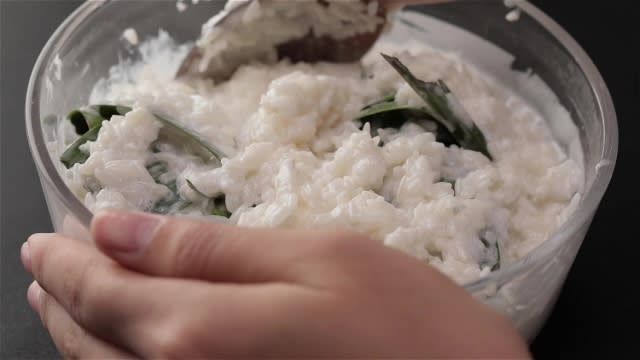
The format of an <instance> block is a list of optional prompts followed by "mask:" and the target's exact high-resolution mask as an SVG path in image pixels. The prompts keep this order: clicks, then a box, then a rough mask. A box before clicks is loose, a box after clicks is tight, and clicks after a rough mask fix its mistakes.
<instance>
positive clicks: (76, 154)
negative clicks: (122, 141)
mask: <svg viewBox="0 0 640 360" xmlns="http://www.w3.org/2000/svg"><path fill="white" fill-rule="evenodd" d="M105 121H106V120H105ZM98 132H100V126H96V127H94V128H92V129H89V130H88V131H87V132H85V133H84V134H82V135H81V136H80V137H79V138H77V139H76V140H75V141H74V142H73V143H72V144H71V145H69V147H68V148H67V149H66V150H65V151H64V152H63V153H62V155H61V156H60V161H62V163H63V164H64V166H66V167H67V169H69V168H71V167H72V166H73V165H74V164H78V163H80V164H82V163H83V162H85V161H87V159H88V158H89V154H88V153H86V152H84V151H82V150H80V146H82V145H83V144H85V143H86V142H88V141H96V139H97V138H98Z"/></svg>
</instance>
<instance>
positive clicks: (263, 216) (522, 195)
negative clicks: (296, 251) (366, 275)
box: [63, 33, 583, 283]
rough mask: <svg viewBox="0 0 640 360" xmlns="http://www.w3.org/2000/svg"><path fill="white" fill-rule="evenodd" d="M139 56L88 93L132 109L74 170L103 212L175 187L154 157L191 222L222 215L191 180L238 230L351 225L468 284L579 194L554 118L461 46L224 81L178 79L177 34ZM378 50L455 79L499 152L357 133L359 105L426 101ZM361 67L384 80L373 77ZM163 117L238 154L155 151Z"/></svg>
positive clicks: (543, 234)
mask: <svg viewBox="0 0 640 360" xmlns="http://www.w3.org/2000/svg"><path fill="white" fill-rule="evenodd" d="M140 49H141V53H142V54H143V59H142V61H141V62H140V63H138V64H134V65H130V64H129V65H125V66H119V67H115V68H114V69H113V70H112V72H111V75H110V78H109V79H107V80H105V81H102V82H101V83H99V84H97V85H96V88H95V90H94V93H93V94H92V97H91V103H117V104H126V105H130V106H132V107H133V108H134V110H133V111H131V112H130V113H128V114H127V115H126V116H115V117H113V118H112V119H111V121H110V122H106V123H104V125H103V127H102V129H101V130H100V134H99V137H98V140H97V141H95V142H93V143H89V144H87V145H86V149H87V150H88V151H89V153H90V157H89V159H88V160H87V161H86V162H85V163H83V164H79V165H75V166H74V167H73V168H71V169H69V170H63V173H64V174H63V175H64V176H65V178H66V181H67V183H68V185H69V187H70V188H71V189H72V190H73V191H74V192H75V193H76V194H77V196H78V197H80V198H81V199H83V200H84V203H85V204H86V205H87V207H88V208H89V209H90V210H92V211H98V210H100V209H105V208H120V209H138V210H150V208H151V207H152V206H153V204H154V203H156V202H157V201H158V200H160V199H162V198H163V197H165V196H167V194H169V192H170V191H169V189H168V188H167V187H166V186H164V185H160V184H156V183H155V181H154V179H153V178H152V177H151V175H150V174H149V173H148V171H147V170H146V168H145V165H148V164H149V163H150V162H152V161H157V160H162V161H165V162H167V163H168V165H169V175H167V176H169V177H175V178H177V184H178V191H179V193H180V194H181V195H182V196H183V197H185V198H186V199H189V200H191V201H192V202H193V205H191V206H190V207H188V208H186V209H185V210H184V211H182V212H181V214H182V215H190V216H200V217H205V218H208V217H209V216H207V215H205V214H204V213H203V211H202V209H203V207H204V203H205V202H206V199H204V198H202V197H201V196H200V195H198V194H197V193H196V192H194V191H193V190H192V189H191V188H190V187H189V186H188V185H187V183H186V180H189V181H191V182H192V183H193V185H195V187H196V188H197V189H199V190H200V191H201V192H203V193H205V194H218V193H224V194H225V196H226V206H227V208H228V209H229V211H230V212H232V214H233V215H232V216H231V218H230V219H229V220H228V221H229V222H231V223H234V224H238V225H242V226H253V227H298V226H307V227H308V226H330V227H344V228H349V229H353V230H355V231H358V232H361V233H364V234H367V235H369V236H371V238H372V239H375V240H377V241H381V242H383V243H384V244H386V245H388V246H391V247H394V248H397V249H399V250H401V251H403V252H406V253H407V254H410V255H412V256H414V257H416V258H419V259H421V260H424V261H425V262H428V263H430V264H431V265H433V266H435V267H436V268H438V269H440V270H441V271H443V272H444V273H446V274H448V275H449V276H451V277H452V278H453V279H455V280H456V281H457V282H459V283H465V282H468V281H471V280H474V279H477V278H478V277H481V276H483V275H486V274H488V273H489V272H490V271H491V269H490V267H489V266H482V265H481V264H483V260H486V257H487V256H488V255H487V251H486V248H485V246H484V245H483V242H482V241H481V240H480V237H481V236H482V237H484V238H493V239H495V240H496V241H497V242H498V243H499V248H500V257H501V263H502V265H503V266H504V265H505V264H508V263H509V262H512V261H514V260H515V259H518V258H520V257H522V256H523V255H525V254H526V253H527V252H529V251H530V250H531V249H533V248H535V247H536V246H538V245H539V244H540V243H542V242H543V241H544V240H545V239H546V238H547V237H548V235H549V234H550V233H551V232H553V231H554V230H555V229H557V228H558V226H560V225H561V224H562V222H563V221H565V220H566V218H567V217H568V215H569V214H570V213H571V212H572V211H573V210H574V208H575V207H576V206H577V203H578V201H579V197H580V192H581V191H582V184H583V171H582V164H579V163H577V162H576V161H574V160H572V159H571V158H569V157H568V156H567V154H566V153H565V152H564V151H563V150H562V149H561V148H560V146H558V144H557V143H556V142H555V140H554V139H553V137H552V136H551V133H550V130H549V128H548V127H547V126H546V123H545V121H544V119H543V118H542V117H541V115H540V114H538V113H537V112H535V111H534V110H533V109H532V108H531V107H530V106H529V105H528V104H527V103H526V102H525V101H523V100H522V99H520V98H519V97H518V96H517V95H515V94H513V93H511V92H509V91H508V90H506V89H504V88H503V87H501V86H500V85H499V84H497V83H495V82H494V81H492V80H490V79H489V78H487V77H486V76H484V75H483V74H481V73H479V72H478V71H477V70H476V69H475V68H474V67H473V66H471V65H469V64H467V63H465V62H464V61H463V60H462V59H460V58H458V57H457V56H456V55H453V54H449V53H443V52H440V51H438V50H434V49H432V48H429V47H427V46H426V45H421V44H413V45H411V46H404V47H402V48H399V47H396V46H394V45H391V44H384V43H383V44H379V45H378V46H377V47H376V48H375V49H373V50H372V51H371V53H370V54H369V55H368V56H367V57H366V58H365V59H364V60H363V62H362V68H361V67H360V65H359V64H348V65H344V64H343V65H338V64H325V63H320V64H315V65H310V64H291V63H289V62H287V61H282V62H279V63H277V64H275V65H257V64H254V65H248V66H244V67H242V68H240V69H239V70H238V71H237V72H236V73H235V75H234V76H233V78H232V79H231V80H230V81H228V82H225V83H222V84H219V85H213V84H212V83H211V82H208V81H204V80H194V79H190V80H175V79H173V74H174V73H175V70H176V69H177V66H178V64H179V62H180V60H181V59H182V57H183V56H184V54H185V51H186V48H185V47H180V46H176V45H175V44H173V42H172V41H171V39H170V38H169V36H168V35H167V34H164V33H161V34H160V35H159V36H158V38H156V39H154V40H152V41H149V42H146V43H143V44H142V45H141V48H140ZM381 51H384V52H385V53H390V54H395V55H396V56H398V57H399V58H400V59H401V61H402V62H403V63H404V64H405V65H407V66H408V67H409V68H410V69H411V70H412V71H413V73H414V74H415V75H416V76H417V77H419V78H421V79H423V80H425V81H435V80H438V79H442V80H444V81H445V82H446V83H447V85H448V86H449V87H450V88H451V90H452V91H453V93H454V94H455V95H456V96H457V97H458V99H459V100H460V101H461V103H462V104H463V106H464V107H465V109H466V110H467V111H468V112H469V114H471V115H472V118H473V120H474V121H475V122H476V124H477V125H478V126H479V128H480V129H481V130H482V132H483V133H484V135H485V137H486V138H487V142H488V147H489V150H490V152H491V154H492V156H493V158H494V159H493V161H490V160H489V159H488V158H486V157H485V156H483V155H482V154H480V153H478V152H474V151H470V150H465V149H461V148H458V147H456V146H451V147H449V148H447V147H445V146H444V145H443V144H441V143H438V142H436V141H435V137H434V135H433V134H431V133H429V132H425V131H424V130H422V129H420V128H419V127H417V126H415V125H406V126H404V127H402V128H401V129H400V130H398V131H390V130H386V131H382V132H381V133H380V134H379V135H378V136H374V137H372V136H371V134H370V132H369V128H368V127H366V126H365V128H364V129H363V130H360V129H359V128H358V125H357V124H355V123H354V122H353V121H352V119H353V118H354V117H355V116H356V115H357V114H358V112H359V111H360V109H361V108H362V107H363V106H365V105H366V104H368V103H371V102H373V101H376V100H378V99H380V98H382V97H383V96H385V95H387V94H389V93H391V92H394V91H397V96H396V100H397V102H398V103H400V104H409V105H419V104H422V100H421V99H420V98H419V97H417V96H416V94H415V93H414V92H413V91H412V90H411V88H410V87H409V86H408V85H407V84H406V83H405V82H404V81H403V80H402V79H401V78H400V77H399V76H398V75H397V73H396V72H395V71H394V70H393V69H392V68H391V67H390V66H389V65H388V64H387V63H386V62H385V61H384V60H383V59H382V58H381V57H380V56H379V53H380V52H381ZM363 69H364V72H365V73H366V74H371V75H372V77H364V78H363V77H362V76H361V72H362V70H363ZM151 111H154V112H156V111H157V112H162V113H164V114H167V115H168V116H171V117H172V118H174V119H176V120H178V121H180V122H182V123H183V124H185V125H186V126H188V127H190V128H192V129H194V130H196V131H197V132H199V133H200V134H201V135H202V136H203V137H204V138H206V139H207V140H208V141H210V142H211V143H213V144H215V145H217V146H218V147H219V148H221V149H222V150H223V151H224V152H225V153H226V155H228V158H225V159H223V161H222V165H221V166H217V165H215V164H207V163H204V162H203V161H202V160H201V159H199V158H198V157H197V156H193V155H189V154H186V153H185V152H182V151H178V150H176V149H175V148H172V147H165V148H163V149H161V151H160V152H159V153H153V152H152V151H151V150H150V145H151V143H153V142H154V141H155V140H156V139H157V137H158V133H159V131H160V129H161V128H162V125H161V124H160V123H159V122H157V121H156V120H154V118H153V116H152V115H151ZM63 126H67V127H68V126H69V125H68V124H65V125H63ZM380 141H383V142H384V146H382V147H381V146H378V144H379V142H380ZM443 179H455V185H454V186H452V185H451V184H450V183H448V182H444V181H443ZM88 184H92V185H91V186H89V185H88ZM92 186H93V187H94V188H93V189H92ZM89 189H92V190H89ZM96 189H97V190H96ZM300 241H304V239H300Z"/></svg>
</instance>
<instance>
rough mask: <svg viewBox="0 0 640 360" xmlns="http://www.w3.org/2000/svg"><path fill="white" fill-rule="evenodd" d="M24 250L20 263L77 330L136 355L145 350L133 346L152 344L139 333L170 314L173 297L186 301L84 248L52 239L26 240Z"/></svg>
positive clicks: (77, 243)
mask: <svg viewBox="0 0 640 360" xmlns="http://www.w3.org/2000/svg"><path fill="white" fill-rule="evenodd" d="M26 246H27V247H28V251H25V253H27V254H28V256H26V255H23V262H25V265H26V264H27V263H28V264H29V267H30V269H31V273H32V275H33V276H34V278H35V280H36V281H37V282H38V284H39V285H40V286H41V287H42V288H43V289H44V291H46V293H47V294H49V295H50V297H51V298H53V299H55V300H56V302H57V303H58V304H59V305H60V306H61V307H62V308H64V309H65V311H66V312H67V313H68V314H69V315H70V317H71V318H73V319H74V321H75V322H76V323H77V324H78V325H80V326H81V327H83V328H84V329H86V330H87V331H89V332H90V333H92V334H94V335H95V336H96V337H98V338H100V339H103V340H105V341H108V342H109V343H112V344H115V345H117V346H120V347H122V348H123V349H127V350H131V351H132V352H133V353H135V354H138V355H143V354H145V353H143V352H141V351H142V350H147V349H142V350H141V349H140V348H139V347H136V346H135V345H136V344H138V343H142V342H152V338H153V336H154V335H153V334H151V333H150V332H148V331H144V329H145V327H147V328H153V326H155V325H157V324H158V323H161V322H162V321H163V320H165V319H166V318H167V316H169V315H168V314H171V313H172V312H173V313H175V311H174V310H175V308H174V303H175V302H174V303H172V298H175V293H176V291H180V292H181V293H184V294H185V295H190V292H191V289H192V288H193V286H190V284H185V285H184V286H175V285H174V286H170V285H172V284H167V283H166V281H167V280H162V279H155V278H149V277H146V276H144V275H141V274H136V273H134V272H131V271H128V270H126V269H124V268H122V267H120V266H119V265H118V264H117V263H115V262H114V261H113V260H111V259H109V258H107V257H106V256H104V255H103V254H101V253H100V252H99V251H98V250H97V249H96V248H94V247H93V246H91V245H90V244H87V243H85V242H81V241H75V240H72V239H68V238H66V237H63V236H60V235H57V234H36V235H32V236H31V237H30V238H29V240H28V244H27V245H26ZM24 257H27V258H28V259H25V258H24ZM24 260H27V261H24ZM25 267H26V266H25ZM174 281H176V280H174ZM178 289H179V290H178ZM32 291H35V290H32ZM32 297H33V295H32ZM32 303H33V302H32ZM191 306H193V304H191ZM132 339H133V340H135V341H137V342H136V344H132V343H131V340H132Z"/></svg>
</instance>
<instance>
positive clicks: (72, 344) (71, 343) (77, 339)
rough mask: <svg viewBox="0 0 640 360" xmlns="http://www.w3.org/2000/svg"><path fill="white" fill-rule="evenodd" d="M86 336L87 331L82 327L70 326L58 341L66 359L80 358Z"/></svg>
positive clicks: (59, 348)
mask: <svg viewBox="0 0 640 360" xmlns="http://www.w3.org/2000/svg"><path fill="white" fill-rule="evenodd" d="M86 337H87V333H86V332H85V331H84V330H82V328H80V327H78V326H70V327H69V328H68V329H66V331H65V332H64V333H62V334H61V338H60V339H59V340H58V341H56V346H57V347H58V350H59V351H60V353H62V355H63V357H64V358H65V359H80V358H81V353H82V346H83V343H84V342H85V341H86Z"/></svg>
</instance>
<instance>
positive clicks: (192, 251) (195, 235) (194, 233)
mask: <svg viewBox="0 0 640 360" xmlns="http://www.w3.org/2000/svg"><path fill="white" fill-rule="evenodd" d="M174 236H175V238H174V239H173V242H174V243H175V245H174V251H173V257H172V258H171V262H172V263H171V264H170V265H171V266H170V267H171V269H173V271H172V273H174V274H177V275H189V276H200V275H205V274H204V273H205V272H206V268H207V263H208V262H209V261H212V260H211V259H212V257H213V256H214V255H215V253H216V252H217V250H216V248H217V245H216V244H217V243H218V242H217V241H213V238H212V234H211V233H210V231H209V229H208V228H207V227H205V226H195V227H191V228H189V229H186V230H185V231H183V232H178V233H176V235H174Z"/></svg>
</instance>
